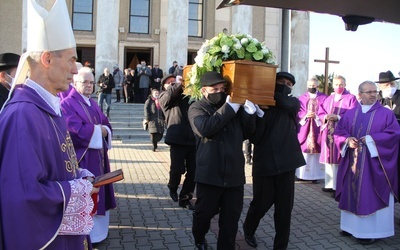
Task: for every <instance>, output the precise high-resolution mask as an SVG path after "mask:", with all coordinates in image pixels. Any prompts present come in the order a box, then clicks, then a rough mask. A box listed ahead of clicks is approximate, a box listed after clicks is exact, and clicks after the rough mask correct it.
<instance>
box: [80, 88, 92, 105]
mask: <svg viewBox="0 0 400 250" xmlns="http://www.w3.org/2000/svg"><path fill="white" fill-rule="evenodd" d="M78 93H79V92H78ZM79 94H80V95H81V96H82V98H83V100H84V101H85V102H86V104H87V105H89V107H90V106H92V104H91V103H90V97H87V96H85V95H82V94H81V93H79Z"/></svg>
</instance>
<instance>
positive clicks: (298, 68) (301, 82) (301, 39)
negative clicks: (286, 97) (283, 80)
mask: <svg viewBox="0 0 400 250" xmlns="http://www.w3.org/2000/svg"><path fill="white" fill-rule="evenodd" d="M291 24H292V27H291V33H292V35H291V56H290V73H292V74H293V75H294V76H295V77H296V85H295V86H294V88H293V91H292V94H293V95H294V96H299V95H301V94H302V93H304V92H305V91H306V90H307V78H308V67H309V62H308V60H309V49H310V46H309V45H310V15H309V12H305V11H294V10H292V21H291Z"/></svg>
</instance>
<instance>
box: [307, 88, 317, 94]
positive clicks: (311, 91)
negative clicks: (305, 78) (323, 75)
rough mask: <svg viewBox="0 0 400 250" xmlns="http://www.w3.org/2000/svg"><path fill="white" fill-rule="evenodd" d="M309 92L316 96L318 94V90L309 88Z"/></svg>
mask: <svg viewBox="0 0 400 250" xmlns="http://www.w3.org/2000/svg"><path fill="white" fill-rule="evenodd" d="M308 92H310V93H311V94H315V93H316V92H317V88H308Z"/></svg>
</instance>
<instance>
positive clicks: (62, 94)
mask: <svg viewBox="0 0 400 250" xmlns="http://www.w3.org/2000/svg"><path fill="white" fill-rule="evenodd" d="M73 88H74V87H73V86H72V84H70V85H69V88H68V90H66V91H64V92H60V93H58V96H59V97H60V98H61V100H63V99H64V98H65V97H67V96H68V95H69V93H71V90H72V89H73Z"/></svg>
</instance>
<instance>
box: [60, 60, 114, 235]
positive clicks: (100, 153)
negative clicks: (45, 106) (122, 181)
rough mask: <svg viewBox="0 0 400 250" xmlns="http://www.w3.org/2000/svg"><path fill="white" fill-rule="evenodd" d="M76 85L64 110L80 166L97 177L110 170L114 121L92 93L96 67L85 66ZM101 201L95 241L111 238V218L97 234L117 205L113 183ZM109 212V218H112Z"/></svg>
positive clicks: (103, 189) (101, 194) (102, 191)
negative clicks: (102, 220) (105, 218)
mask: <svg viewBox="0 0 400 250" xmlns="http://www.w3.org/2000/svg"><path fill="white" fill-rule="evenodd" d="M74 84H75V88H72V89H71V92H70V94H69V95H68V96H67V97H66V98H64V99H63V100H62V102H61V109H62V111H63V115H64V117H65V120H66V122H67V127H68V130H69V132H70V134H71V138H72V141H73V143H74V147H75V151H76V155H77V158H78V162H79V166H80V167H81V168H84V169H87V170H89V171H90V172H91V173H93V174H94V175H95V176H98V175H102V174H105V173H108V172H110V162H109V159H108V149H109V148H110V147H111V132H112V128H111V124H110V122H109V121H108V119H107V117H106V116H105V115H104V114H103V112H101V110H100V108H99V106H98V104H97V103H96V101H94V100H93V99H92V98H90V95H91V94H92V92H93V86H94V77H93V74H92V70H91V69H90V68H88V67H83V68H81V69H80V70H79V71H78V74H76V75H75V76H74ZM98 195H99V201H98V207H97V212H96V215H95V216H94V222H95V225H94V229H93V231H92V232H91V233H90V235H91V240H92V242H93V243H96V242H100V241H102V240H104V239H105V238H106V237H107V233H108V221H107V223H104V225H103V230H102V233H100V234H101V235H102V236H98V235H97V234H96V230H97V229H98V227H99V226H98V223H97V220H98V219H101V218H104V216H105V215H106V211H107V210H110V209H113V208H115V207H116V203H115V197H114V188H113V185H112V184H108V185H105V186H102V187H100V191H99V194H98ZM108 216H109V215H107V216H106V217H107V220H108Z"/></svg>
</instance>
